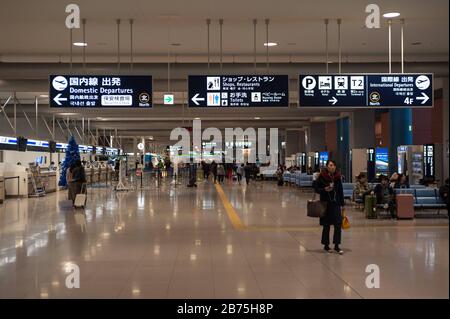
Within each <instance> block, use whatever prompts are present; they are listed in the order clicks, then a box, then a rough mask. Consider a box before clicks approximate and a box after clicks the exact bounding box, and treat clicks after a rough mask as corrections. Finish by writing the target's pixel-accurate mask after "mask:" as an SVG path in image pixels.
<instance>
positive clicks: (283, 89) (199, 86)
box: [188, 75, 289, 108]
mask: <svg viewBox="0 0 450 319" xmlns="http://www.w3.org/2000/svg"><path fill="white" fill-rule="evenodd" d="M188 86H189V88H188V93H189V107H222V108H225V107H286V106H289V78H288V76H287V75H190V76H189V78H188Z"/></svg>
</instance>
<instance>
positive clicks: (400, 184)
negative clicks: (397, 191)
mask: <svg viewBox="0 0 450 319" xmlns="http://www.w3.org/2000/svg"><path fill="white" fill-rule="evenodd" d="M394 188H409V182H408V176H406V174H399V176H398V180H397V182H396V183H395V185H394Z"/></svg>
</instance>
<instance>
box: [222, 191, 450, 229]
mask: <svg viewBox="0 0 450 319" xmlns="http://www.w3.org/2000/svg"><path fill="white" fill-rule="evenodd" d="M214 186H215V187H216V190H217V193H218V194H219V197H220V199H221V200H222V204H223V206H224V208H225V210H226V212H227V215H228V218H229V220H230V222H231V224H232V225H233V227H234V229H236V230H240V231H243V230H245V231H320V230H321V229H322V227H321V226H278V227H271V226H246V225H244V223H243V222H242V220H241V218H240V217H239V215H238V213H236V211H235V210H234V207H233V205H231V203H230V201H229V199H228V197H227V195H225V192H224V191H223V189H222V187H221V186H220V185H219V184H215V185H214ZM393 227H397V228H418V227H420V228H448V225H420V224H419V225H402V224H391V225H374V224H372V225H371V224H364V225H352V227H351V228H353V229H358V228H360V229H361V228H362V229H364V228H372V229H378V228H393Z"/></svg>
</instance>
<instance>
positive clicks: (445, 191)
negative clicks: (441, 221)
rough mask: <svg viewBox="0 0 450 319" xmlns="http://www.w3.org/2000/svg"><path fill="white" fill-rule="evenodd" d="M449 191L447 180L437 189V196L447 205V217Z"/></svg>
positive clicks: (449, 204)
mask: <svg viewBox="0 0 450 319" xmlns="http://www.w3.org/2000/svg"><path fill="white" fill-rule="evenodd" d="M449 190H450V186H449V179H448V178H447V179H446V180H445V184H444V185H442V186H441V187H440V188H439V196H440V197H441V199H442V200H443V201H444V203H445V204H446V205H447V216H448V212H449V207H450V200H449V196H448V193H449Z"/></svg>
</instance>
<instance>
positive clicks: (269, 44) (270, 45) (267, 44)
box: [264, 42, 278, 47]
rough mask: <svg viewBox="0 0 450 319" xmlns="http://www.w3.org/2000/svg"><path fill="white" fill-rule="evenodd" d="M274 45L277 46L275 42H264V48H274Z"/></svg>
mask: <svg viewBox="0 0 450 319" xmlns="http://www.w3.org/2000/svg"><path fill="white" fill-rule="evenodd" d="M276 45H278V43H276V42H264V46H265V47H274V46H276Z"/></svg>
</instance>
